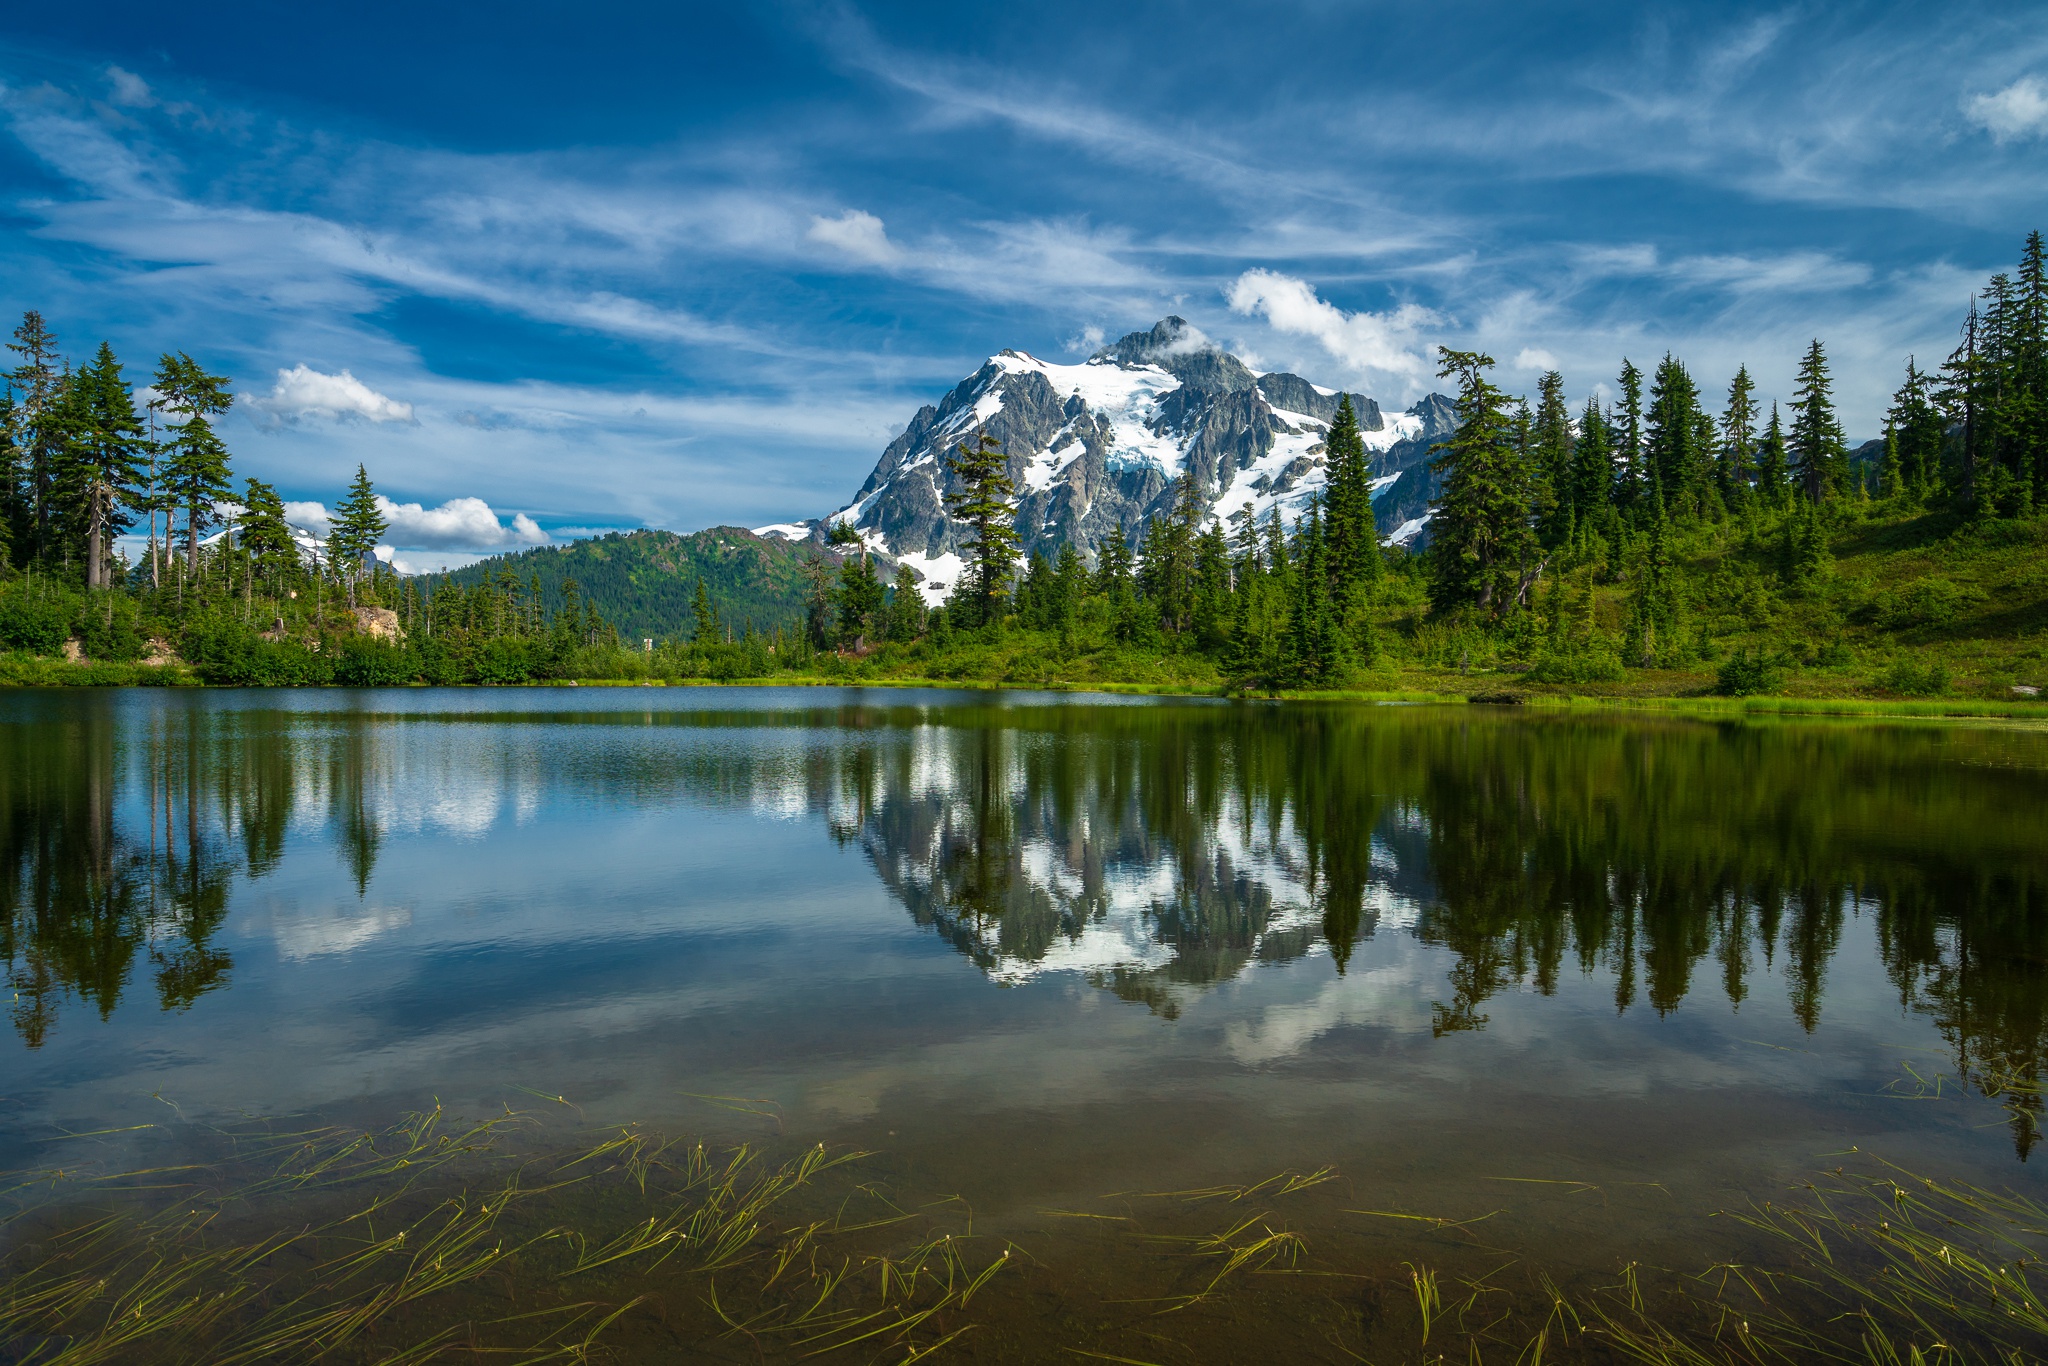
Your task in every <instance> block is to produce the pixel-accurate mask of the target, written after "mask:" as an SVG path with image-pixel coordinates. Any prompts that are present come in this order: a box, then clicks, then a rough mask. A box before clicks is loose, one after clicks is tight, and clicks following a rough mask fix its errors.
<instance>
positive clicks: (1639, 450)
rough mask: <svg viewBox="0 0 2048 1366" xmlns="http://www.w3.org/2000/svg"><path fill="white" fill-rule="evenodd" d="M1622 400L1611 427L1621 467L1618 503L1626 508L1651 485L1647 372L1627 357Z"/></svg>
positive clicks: (1618, 472) (1617, 483)
mask: <svg viewBox="0 0 2048 1366" xmlns="http://www.w3.org/2000/svg"><path fill="white" fill-rule="evenodd" d="M1620 383H1621V398H1620V399H1619V400H1618V401H1617V402H1616V403H1615V405H1614V418H1613V421H1612V422H1611V423H1610V424H1609V426H1610V428H1611V431H1612V437H1613V446H1614V462H1615V465H1616V466H1617V471H1616V473H1617V478H1616V481H1615V492H1616V494H1617V495H1618V496H1617V497H1616V498H1615V500H1614V501H1615V502H1616V503H1617V504H1619V505H1620V506H1621V507H1622V508H1624V509H1626V508H1628V507H1630V506H1632V505H1633V504H1634V503H1635V501H1636V499H1637V498H1639V497H1641V496H1642V494H1643V491H1644V489H1646V488H1647V487H1648V486H1649V485H1648V480H1647V479H1646V478H1645V475H1644V472H1643V372H1642V371H1640V370H1638V369H1636V367H1635V365H1634V363H1633V362H1631V361H1630V360H1628V359H1627V358H1626V357H1624V358H1623V359H1622V362H1621V380H1620Z"/></svg>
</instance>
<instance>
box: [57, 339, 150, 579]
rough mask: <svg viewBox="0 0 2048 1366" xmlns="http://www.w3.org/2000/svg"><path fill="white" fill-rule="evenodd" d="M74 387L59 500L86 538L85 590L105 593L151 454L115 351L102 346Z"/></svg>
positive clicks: (59, 484) (102, 344)
mask: <svg viewBox="0 0 2048 1366" xmlns="http://www.w3.org/2000/svg"><path fill="white" fill-rule="evenodd" d="M71 386H72V389H73V391H74V395H75V402H74V403H73V405H72V410H73V412H74V414H75V416H74V418H73V421H72V422H71V423H70V424H69V426H70V430H69V431H68V432H67V434H66V435H67V438H68V439H67V441H66V443H65V450H64V455H63V460H62V463H61V466H60V468H59V473H58V478H57V481H56V494H57V497H58V500H59V501H60V503H61V504H62V505H63V507H64V510H65V512H66V514H67V515H66V519H65V520H66V521H67V522H69V523H70V524H72V525H74V526H76V527H77V528H78V529H79V531H80V532H81V533H82V539H83V541H84V551H85V585H86V587H87V588H88V589H100V588H105V587H107V586H109V585H110V584H111V582H112V579H111V576H110V573H109V569H110V566H109V564H108V561H109V560H110V559H111V558H112V552H113V538H114V537H115V536H117V535H119V534H120V533H121V532H123V531H125V530H127V528H128V527H129V526H130V525H131V524H132V523H133V521H134V518H133V517H131V516H130V515H129V511H130V508H131V507H132V505H133V504H134V502H135V501H136V500H137V498H138V497H139V496H140V495H141V492H142V486H143V478H144V462H145V459H146V454H147V449H146V446H145V443H144V436H143V427H142V421H141V419H140V418H138V417H137V416H136V414H135V398H134V395H133V394H131V393H130V392H129V390H128V384H127V381H126V380H125V379H123V378H122V375H121V362H120V361H118V360H116V359H115V358H114V348H113V347H112V346H110V345H108V344H107V343H105V342H101V343H100V349H99V353H98V354H97V355H96V356H94V358H93V363H92V364H91V365H89V366H87V367H85V368H84V369H82V370H80V371H79V372H78V373H77V374H76V375H74V376H72V380H71Z"/></svg>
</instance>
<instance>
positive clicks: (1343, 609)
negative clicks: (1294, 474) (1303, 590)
mask: <svg viewBox="0 0 2048 1366" xmlns="http://www.w3.org/2000/svg"><path fill="white" fill-rule="evenodd" d="M1325 450H1326V451H1327V453H1328V455H1327V459H1328V468H1329V479H1330V482H1329V499H1328V504H1327V509H1326V511H1327V516H1326V518H1325V519H1324V539H1325V541H1326V543H1327V547H1328V559H1329V566H1330V592H1331V594H1332V595H1333V596H1334V598H1335V602H1336V612H1337V617H1338V620H1340V621H1345V620H1348V619H1349V618H1350V615H1351V613H1352V612H1353V610H1354V609H1355V608H1356V607H1358V606H1360V605H1362V604H1363V603H1364V602H1365V600H1366V599H1367V598H1369V597H1370V595H1371V585H1373V584H1375V583H1377V582H1378V580H1379V577H1380V570H1381V564H1382V561H1381V558H1380V538H1379V528H1378V526H1377V525H1376V524H1375V522H1374V520H1373V513H1372V473H1371V469H1370V467H1369V466H1368V465H1367V462H1366V456H1365V437H1364V435H1363V434H1362V433H1361V432H1360V431H1359V429H1358V413H1357V410H1355V409H1354V408H1353V407H1352V406H1351V395H1349V394H1344V395H1341V396H1340V397H1339V398H1338V399H1337V414H1336V416H1335V417H1334V418H1333V419H1332V420H1331V422H1330V434H1329V436H1328V437H1327V438H1326V440H1325Z"/></svg>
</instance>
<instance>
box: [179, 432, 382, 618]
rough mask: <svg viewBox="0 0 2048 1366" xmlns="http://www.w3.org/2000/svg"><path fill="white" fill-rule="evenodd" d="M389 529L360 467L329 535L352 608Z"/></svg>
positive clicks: (329, 550) (331, 551)
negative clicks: (359, 588) (366, 570)
mask: <svg viewBox="0 0 2048 1366" xmlns="http://www.w3.org/2000/svg"><path fill="white" fill-rule="evenodd" d="M199 420H200V419H198V418H194V419H193V421H195V422H197V421H199ZM387 525H388V524H387V523H386V522H385V520H384V510H383V509H382V508H380V507H379V506H378V505H377V490H376V488H375V487H374V486H372V484H371V483H370V476H369V472H368V471H366V470H365V469H364V468H363V467H362V466H361V465H357V466H356V477H355V482H353V483H351V484H350V485H349V487H348V497H346V498H344V499H342V500H341V505H340V506H339V507H337V508H335V510H334V518H333V520H332V521H331V522H330V523H329V524H328V532H327V553H328V556H329V558H330V559H331V560H332V561H333V563H334V567H335V569H336V571H337V572H339V573H340V574H341V577H342V582H343V583H344V584H345V585H346V586H347V588H348V603H349V606H351V607H353V606H355V604H356V583H357V582H358V580H360V579H361V578H362V576H363V572H364V570H365V567H366V566H368V565H373V564H375V563H376V554H377V542H379V541H380V540H382V539H383V538H384V532H385V529H386V527H387Z"/></svg>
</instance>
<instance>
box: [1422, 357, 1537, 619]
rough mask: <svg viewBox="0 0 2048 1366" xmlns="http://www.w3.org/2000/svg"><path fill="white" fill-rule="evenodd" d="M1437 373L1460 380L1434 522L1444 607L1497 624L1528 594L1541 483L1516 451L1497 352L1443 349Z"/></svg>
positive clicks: (1438, 597) (1439, 602) (1438, 589)
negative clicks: (1534, 506)
mask: <svg viewBox="0 0 2048 1366" xmlns="http://www.w3.org/2000/svg"><path fill="white" fill-rule="evenodd" d="M1439 352H1440V354H1441V356H1442V361H1443V363H1442V365H1441V367H1440V368H1439V370H1438V374H1439V375H1440V376H1442V377H1443V378H1447V379H1451V378H1454V379H1456V381H1457V384H1458V421H1459V427H1458V430H1457V432H1456V433H1454V434H1453V435H1452V436H1451V438H1450V439H1449V440H1448V441H1445V442H1444V443H1442V445H1441V446H1440V447H1439V449H1440V450H1442V452H1443V454H1441V455H1440V456H1438V457H1437V462H1436V463H1437V469H1438V470H1439V471H1441V472H1442V474H1443V493H1442V495H1441V496H1440V497H1439V499H1438V500H1437V503H1436V511H1435V516H1434V518H1433V520H1432V521H1431V523H1430V531H1431V534H1432V537H1433V544H1432V547H1431V552H1430V554H1431V559H1432V564H1433V566H1434V569H1435V581H1434V583H1433V584H1432V589H1433V593H1432V597H1433V600H1434V602H1435V605H1436V606H1437V608H1438V610H1449V609H1455V608H1460V607H1470V608H1472V609H1474V610H1476V611H1477V612H1478V613H1479V615H1480V616H1481V617H1482V618H1485V619H1488V620H1494V621H1498V620H1500V619H1501V618H1502V617H1504V616H1506V615H1507V613H1508V612H1509V611H1510V610H1512V609H1513V608H1514V606H1515V605H1516V603H1517V601H1518V600H1519V598H1520V597H1521V594H1522V592H1523V591H1524V588H1525V584H1524V579H1523V576H1524V574H1526V573H1527V572H1528V570H1529V568H1530V565H1531V561H1532V559H1533V558H1534V555H1535V538H1534V536H1533V535H1532V534H1531V531H1530V527H1529V517H1530V510H1531V503H1532V498H1533V494H1534V482H1533V480H1532V479H1531V477H1530V471H1529V468H1528V465H1527V461H1526V458H1525V456H1524V454H1523V453H1522V452H1521V451H1519V450H1517V449H1516V447H1515V443H1514V439H1513V429H1512V426H1511V424H1510V421H1509V418H1508V415H1507V395H1505V394H1503V393H1502V392H1501V391H1500V390H1499V389H1498V388H1497V387H1495V385H1494V384H1493V383H1492V381H1491V380H1489V379H1488V378H1487V377H1486V372H1487V371H1488V370H1490V369H1492V368H1493V357H1491V356H1487V355H1482V354H1480V353H1478V352H1474V351H1453V350H1451V349H1450V348H1449V347H1442V348H1439Z"/></svg>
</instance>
